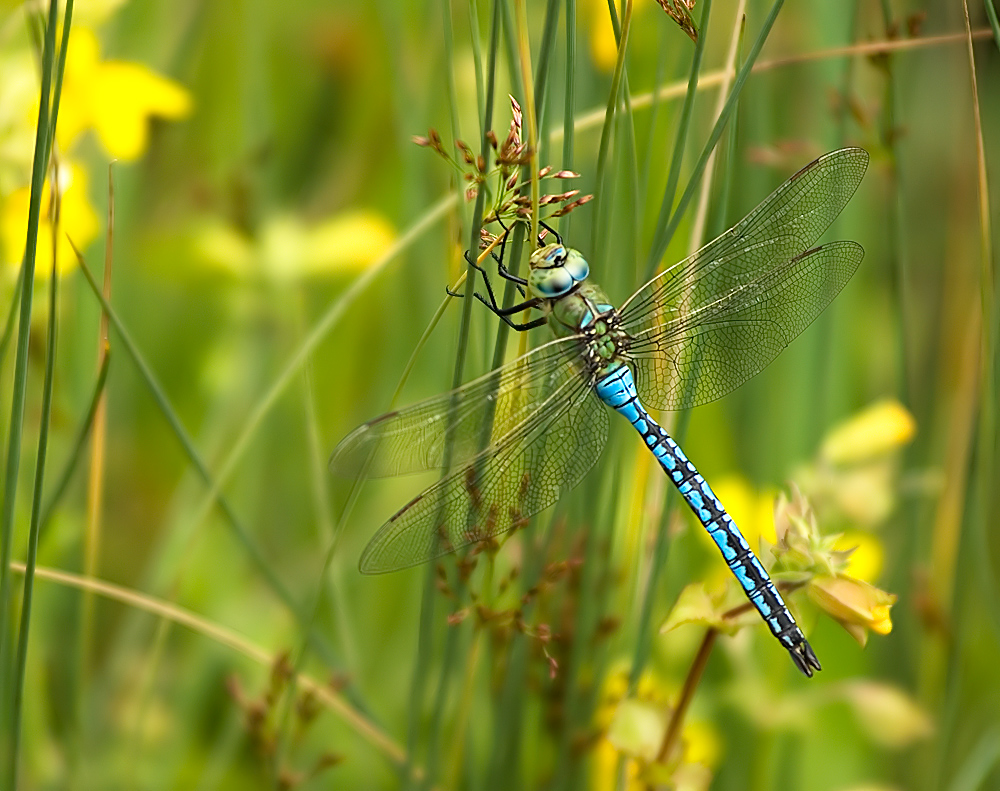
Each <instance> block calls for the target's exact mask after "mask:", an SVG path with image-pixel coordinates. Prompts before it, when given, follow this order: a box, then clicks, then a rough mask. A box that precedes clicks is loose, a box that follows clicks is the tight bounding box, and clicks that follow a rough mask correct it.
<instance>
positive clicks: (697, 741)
mask: <svg viewBox="0 0 1000 791" xmlns="http://www.w3.org/2000/svg"><path fill="white" fill-rule="evenodd" d="M721 754H722V745H721V744H720V741H719V733H718V731H716V729H715V728H714V727H713V726H712V725H711V723H709V722H706V721H704V720H689V721H687V722H686V723H685V725H684V762H685V763H689V764H701V765H702V766H708V767H712V766H715V765H716V764H718V762H719V757H720V755H721Z"/></svg>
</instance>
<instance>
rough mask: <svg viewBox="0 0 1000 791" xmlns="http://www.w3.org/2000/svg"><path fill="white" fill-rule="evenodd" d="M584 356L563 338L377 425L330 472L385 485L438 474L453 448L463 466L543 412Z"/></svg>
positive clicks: (360, 431)
mask: <svg viewBox="0 0 1000 791" xmlns="http://www.w3.org/2000/svg"><path fill="white" fill-rule="evenodd" d="M580 354H581V341H580V340H579V339H577V338H572V337H570V338H560V339H558V340H555V341H551V342H549V343H546V344H545V345H543V346H539V347H538V348H537V349H533V350H532V351H530V352H528V353H527V354H525V355H523V356H521V357H519V358H518V359H516V360H513V361H511V362H510V363H508V364H507V365H505V366H503V367H502V368H499V369H497V370H496V371H491V372H490V373H488V374H486V375H485V376H481V377H479V378H478V379H475V380H473V381H471V382H467V383H466V384H464V385H463V386H462V387H459V388H458V389H456V390H452V391H451V392H448V393H443V394H441V395H438V396H435V397H433V398H429V399H427V400H425V401H420V402H418V403H416V404H412V405H411V406H408V407H406V408H404V409H400V410H396V411H394V412H388V413H386V414H385V415H382V416H381V417H377V418H375V419H374V420H372V421H369V422H368V423H365V424H364V425H362V426H359V427H358V428H357V429H355V430H354V431H353V432H351V433H350V434H348V435H347V436H346V437H345V438H344V439H343V440H341V442H340V444H338V445H337V447H336V448H334V451H333V455H332V456H331V457H330V470H331V471H332V472H333V473H334V474H335V475H339V476H342V477H348V478H350V477H355V476H357V475H361V474H363V475H365V476H367V477H371V478H383V477H390V476H394V475H404V474H406V473H411V472H419V471H421V470H430V469H438V468H442V467H444V466H445V464H446V461H447V460H446V459H445V451H446V448H449V446H450V450H449V452H450V453H451V459H450V462H451V464H452V465H453V466H454V465H459V464H462V463H464V462H465V461H467V460H468V459H470V458H471V457H472V456H475V455H476V454H477V453H478V452H479V451H481V450H482V449H483V448H485V447H487V446H489V445H491V444H494V443H496V442H498V441H499V439H500V438H501V437H503V435H504V434H506V433H507V432H508V431H509V430H510V429H511V428H512V427H514V426H517V425H518V424H520V423H521V421H522V420H523V419H524V417H525V416H526V415H528V414H530V413H531V412H532V411H533V410H535V409H537V408H538V406H539V404H541V403H542V402H543V401H544V400H545V399H546V398H547V397H548V394H549V393H551V391H552V389H553V385H554V383H556V382H558V381H561V379H562V378H563V377H564V376H565V375H566V374H565V370H564V369H565V368H566V367H567V365H568V364H569V361H571V360H573V359H576V358H577V357H579V355H580Z"/></svg>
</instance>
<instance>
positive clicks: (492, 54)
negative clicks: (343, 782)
mask: <svg viewBox="0 0 1000 791" xmlns="http://www.w3.org/2000/svg"><path fill="white" fill-rule="evenodd" d="M501 6H502V2H501V0H494V3H493V18H492V21H491V23H490V49H489V64H488V66H487V75H486V79H487V84H486V106H485V112H484V116H483V123H482V128H481V134H480V156H482V158H483V160H484V161H486V158H487V157H489V155H490V143H489V140H488V139H487V137H486V133H487V132H488V131H489V130H490V128H491V127H492V125H493V105H494V95H495V92H496V71H497V56H498V52H499V48H500V19H501ZM485 199H486V190H485V189H480V190H479V191H478V193H477V195H476V204H475V209H474V211H473V220H472V227H471V228H470V238H469V249H470V250H478V249H479V235H480V229H481V228H482V222H483V210H484V206H485ZM475 285H476V270H475V269H474V268H473V267H472V265H471V264H469V265H467V269H466V280H465V299H464V300H463V303H462V317H461V325H460V328H459V336H458V349H457V350H456V353H455V368H454V373H453V376H452V389H453V390H454V389H457V388H458V387H459V386H460V385H461V384H462V380H463V379H464V374H465V358H466V352H467V350H468V345H469V326H470V322H471V320H472V306H473V304H474V302H475V298H474V293H475ZM450 412H452V413H453V412H454V410H453V409H451V410H450ZM446 436H448V437H449V441H448V442H447V443H446V445H445V448H444V459H443V465H442V466H443V468H444V470H445V474H446V475H447V474H448V470H449V468H450V467H451V458H452V444H451V436H452V432H451V431H448V432H447V434H446ZM436 576H437V567H436V565H435V564H434V563H430V564H428V565H427V570H426V573H425V574H424V585H423V593H422V596H421V605H420V628H419V635H418V638H417V660H416V663H415V665H414V669H413V677H412V681H411V684H410V698H409V702H410V711H409V721H408V725H407V740H406V771H407V772H408V773H409V772H411V771H412V767H413V764H414V759H415V753H416V749H417V743H418V741H419V736H420V731H421V728H420V722H421V714H422V712H423V702H424V696H425V694H426V688H427V682H428V673H429V672H430V658H431V649H432V644H433V638H434V623H435V618H434V604H435V600H436V590H435V588H436ZM449 657H450V654H449ZM439 727H440V723H439V722H435V723H433V724H432V732H436V731H437V730H438V728H439ZM411 778H412V774H411V775H410V777H408V778H407V787H411Z"/></svg>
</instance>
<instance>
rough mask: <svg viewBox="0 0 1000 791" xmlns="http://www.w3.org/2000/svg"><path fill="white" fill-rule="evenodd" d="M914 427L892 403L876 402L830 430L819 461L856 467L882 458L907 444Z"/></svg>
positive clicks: (903, 409)
mask: <svg viewBox="0 0 1000 791" xmlns="http://www.w3.org/2000/svg"><path fill="white" fill-rule="evenodd" d="M916 431H917V423H916V421H915V420H914V419H913V415H911V414H910V413H909V412H908V411H907V410H906V407H904V406H903V405H902V404H900V403H899V402H898V401H895V400H893V399H887V400H885V401H877V402H876V403H874V404H872V405H871V406H869V407H867V408H866V409H864V410H862V411H861V412H859V413H858V414H856V415H852V416H851V417H850V418H848V419H847V420H845V421H844V422H842V423H840V424H838V425H836V426H834V427H833V428H832V429H831V430H830V431H829V432H828V433H827V435H826V437H825V438H824V439H823V445H822V447H821V449H820V456H821V457H822V459H823V460H824V461H826V462H828V463H830V464H838V465H843V464H857V463H859V462H863V461H869V460H871V459H873V458H877V457H879V456H884V455H885V454H887V453H889V452H890V451H893V450H896V449H897V448H900V447H902V446H903V445H906V444H907V443H909V441H910V440H911V439H913V435H914V434H915V433H916Z"/></svg>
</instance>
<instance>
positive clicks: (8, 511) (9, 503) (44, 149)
mask: <svg viewBox="0 0 1000 791" xmlns="http://www.w3.org/2000/svg"><path fill="white" fill-rule="evenodd" d="M58 12H59V4H58V2H57V1H56V0H50V3H49V15H48V23H47V24H46V26H45V37H44V44H43V48H42V84H41V91H40V93H39V104H38V127H37V129H36V132H35V151H34V158H33V161H32V166H31V189H30V197H29V200H28V228H27V234H26V240H25V249H24V262H23V264H22V270H23V279H22V284H21V304H20V311H19V319H18V328H17V346H16V352H15V358H14V384H13V388H12V391H11V393H12V395H11V415H10V429H9V434H8V436H7V467H6V474H5V476H4V488H3V505H2V506H0V508H2V511H0V689H5V690H9V689H11V688H10V687H9V686H7V684H6V683H5V682H6V681H7V680H8V673H9V670H8V665H7V662H8V651H9V648H8V645H7V639H8V636H9V635H10V634H12V633H13V630H12V628H11V627H10V625H9V623H8V619H9V617H10V615H11V607H10V585H11V582H10V575H11V571H10V560H11V554H12V550H13V543H14V512H15V509H14V505H15V500H16V498H17V479H18V472H19V470H20V463H21V437H22V434H23V431H24V408H25V396H26V391H27V386H28V341H29V338H30V335H31V308H32V301H33V297H34V291H35V258H36V253H37V246H38V225H39V221H40V220H41V207H42V187H43V185H44V184H45V174H46V171H47V167H48V145H47V143H48V141H49V139H50V137H51V130H50V123H51V116H50V109H51V108H50V103H51V104H55V105H58V102H59V96H58V95H56V96H55V97H54V98H53V97H52V94H51V90H52V77H53V72H54V69H53V63H54V62H55V48H56V20H57V18H58ZM68 22H69V20H68V19H67V26H68ZM53 112H54V111H53ZM13 694H14V695H17V694H19V693H18V692H17V691H16V690H15V691H14V692H13ZM0 703H2V704H3V708H4V709H6V707H7V705H8V703H7V701H0ZM8 733H9V739H10V743H9V747H10V750H9V759H10V761H11V763H12V766H13V768H12V771H13V772H15V773H16V765H17V755H16V750H17V747H18V745H17V738H18V737H17V734H16V733H15V729H14V728H13V727H12V728H11V729H10V730H9V731H8ZM11 787H12V788H16V786H11Z"/></svg>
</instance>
